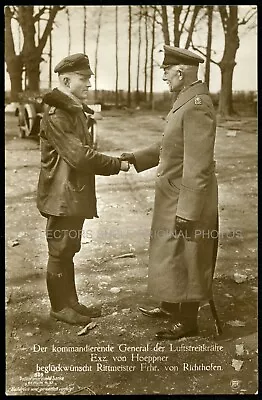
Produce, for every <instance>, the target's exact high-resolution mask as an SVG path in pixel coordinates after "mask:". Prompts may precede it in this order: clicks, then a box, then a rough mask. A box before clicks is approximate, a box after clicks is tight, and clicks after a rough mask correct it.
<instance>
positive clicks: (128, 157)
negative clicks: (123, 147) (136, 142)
mask: <svg viewBox="0 0 262 400" xmlns="http://www.w3.org/2000/svg"><path fill="white" fill-rule="evenodd" d="M120 160H123V161H128V162H129V163H130V164H135V162H136V159H135V156H134V154H133V153H122V154H121V156H120Z"/></svg>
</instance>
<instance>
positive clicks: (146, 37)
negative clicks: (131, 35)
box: [144, 6, 148, 101]
mask: <svg viewBox="0 0 262 400" xmlns="http://www.w3.org/2000/svg"><path fill="white" fill-rule="evenodd" d="M144 15H145V46H146V56H145V67H144V100H145V101H147V63H148V26H147V23H148V9H147V6H145V14H144Z"/></svg>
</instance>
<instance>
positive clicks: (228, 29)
mask: <svg viewBox="0 0 262 400" xmlns="http://www.w3.org/2000/svg"><path fill="white" fill-rule="evenodd" d="M219 12H220V16H221V20H222V25H223V28H224V33H225V47H224V53H223V57H222V60H221V61H220V62H219V63H218V65H219V67H220V70H221V91H220V96H219V105H218V112H219V114H220V115H221V116H230V115H232V114H234V109H233V97H232V80H233V72H234V68H235V65H236V62H235V58H236V53H237V49H238V47H239V37H238V6H229V7H228V9H227V8H226V6H219Z"/></svg>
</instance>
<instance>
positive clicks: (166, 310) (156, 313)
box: [138, 301, 180, 321]
mask: <svg viewBox="0 0 262 400" xmlns="http://www.w3.org/2000/svg"><path fill="white" fill-rule="evenodd" d="M138 309H139V311H141V313H142V314H143V315H146V316H147V317H151V318H165V319H172V320H173V321H178V320H179V317H180V304H179V303H167V302H165V301H162V302H161V303H160V307H156V308H153V309H151V310H149V309H147V308H144V307H139V308H138Z"/></svg>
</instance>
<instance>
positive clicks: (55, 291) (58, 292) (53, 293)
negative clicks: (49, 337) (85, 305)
mask: <svg viewBox="0 0 262 400" xmlns="http://www.w3.org/2000/svg"><path fill="white" fill-rule="evenodd" d="M63 280H64V279H63V274H62V273H59V274H54V273H50V272H47V274H46V283H47V290H48V295H49V299H50V303H51V311H50V316H51V317H53V318H55V319H56V320H58V321H63V322H66V323H68V324H73V325H84V324H85V325H86V324H88V323H89V322H91V319H90V318H89V317H87V316H83V315H80V314H78V313H77V312H76V311H75V310H73V309H72V308H70V307H68V305H67V301H66V297H65V287H64V283H63Z"/></svg>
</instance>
